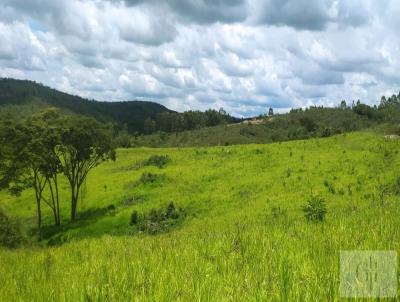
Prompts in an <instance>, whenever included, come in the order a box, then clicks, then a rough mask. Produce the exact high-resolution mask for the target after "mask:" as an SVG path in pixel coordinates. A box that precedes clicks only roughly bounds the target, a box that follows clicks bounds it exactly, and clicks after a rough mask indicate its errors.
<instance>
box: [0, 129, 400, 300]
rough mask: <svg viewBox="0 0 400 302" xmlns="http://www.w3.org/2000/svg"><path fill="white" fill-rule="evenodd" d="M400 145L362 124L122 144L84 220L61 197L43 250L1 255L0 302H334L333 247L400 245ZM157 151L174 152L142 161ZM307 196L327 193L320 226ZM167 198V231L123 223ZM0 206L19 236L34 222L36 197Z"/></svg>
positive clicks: (94, 189)
mask: <svg viewBox="0 0 400 302" xmlns="http://www.w3.org/2000/svg"><path fill="white" fill-rule="evenodd" d="M399 150H400V142H399V141H398V140H385V139H384V138H383V137H382V136H378V135H376V134H372V133H368V132H358V133H352V134H347V135H338V136H334V137H330V138H324V139H310V140H305V141H292V142H286V143H275V144H268V145H244V146H228V147H210V148H180V149H179V148H170V149H150V148H137V149H120V150H118V157H117V161H116V162H107V163H105V164H102V165H101V166H99V167H97V168H96V169H95V170H94V171H93V172H92V173H91V174H90V175H89V179H88V181H87V184H86V188H85V196H84V198H83V199H82V200H81V201H80V202H81V203H80V208H79V212H80V215H81V218H80V220H79V222H77V223H75V224H68V213H69V210H68V196H67V195H66V194H63V205H65V207H64V208H63V221H64V224H63V226H62V228H60V229H55V228H53V227H47V228H46V229H45V230H44V233H45V237H46V238H45V239H44V240H43V241H42V242H41V244H40V245H37V244H32V246H27V247H24V248H20V249H17V250H11V251H9V250H1V249H0V284H1V286H0V300H1V301H54V300H56V301H136V300H138V301H142V300H149V301H176V300H178V301H195V300H197V301H244V300H246V301H247V300H250V301H260V300H268V301H277V300H281V301H287V300H290V301H293V300H295V301H332V300H339V254H340V251H341V250H395V251H397V252H400V229H399V225H400V207H399V196H398V194H399V193H400V185H399V183H398V182H397V180H398V179H399V177H400V173H399V169H398V167H399V164H400V154H399V153H398V151H399ZM152 155H168V156H169V157H170V159H171V160H170V162H169V163H167V165H166V166H165V167H164V168H158V167H155V166H142V165H140V163H141V162H143V161H144V160H146V159H148V158H149V157H150V156H152ZM144 173H152V174H151V175H152V177H153V178H152V182H146V181H143V174H144ZM147 175H148V174H147ZM140 179H142V181H140ZM63 186H64V187H65V192H67V191H66V186H65V185H63ZM313 195H318V196H320V197H322V198H324V199H325V201H326V204H327V209H328V212H327V215H326V219H325V221H324V222H321V223H311V222H307V221H306V219H305V218H304V213H303V211H302V207H303V206H304V205H305V204H306V202H307V200H308V199H309V198H310V197H311V196H313ZM170 202H173V203H174V205H175V206H176V207H177V208H182V209H183V211H184V212H185V215H184V217H182V218H181V219H179V221H178V222H177V223H175V224H174V225H171V226H170V227H169V229H166V230H164V231H163V232H160V233H158V234H155V235H150V234H147V233H146V232H139V231H138V230H137V229H136V228H135V227H133V226H130V225H129V221H130V217H131V214H132V212H133V211H134V210H136V211H138V212H139V213H148V212H149V211H150V210H151V209H152V208H156V209H160V208H165V207H166V206H167V205H168V204H169V203H170ZM0 204H1V206H2V208H4V209H5V210H6V212H7V213H8V214H9V215H10V216H13V217H18V218H19V219H20V221H21V223H22V225H23V227H24V229H25V230H26V231H27V232H29V230H30V229H31V228H33V227H34V226H35V216H34V215H35V212H34V209H35V204H34V201H33V195H32V192H26V193H24V194H23V195H22V196H20V197H18V198H14V197H10V196H8V195H7V194H6V193H5V192H3V193H0ZM51 223H52V221H51V215H50V213H46V221H45V224H46V225H51Z"/></svg>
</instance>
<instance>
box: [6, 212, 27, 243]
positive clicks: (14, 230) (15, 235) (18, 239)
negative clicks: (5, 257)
mask: <svg viewBox="0 0 400 302" xmlns="http://www.w3.org/2000/svg"><path fill="white" fill-rule="evenodd" d="M22 241H23V238H22V235H21V231H20V229H19V226H18V225H17V224H16V223H15V222H13V221H12V220H11V219H10V218H9V217H7V215H6V214H4V213H3V212H2V211H1V210H0V246H3V247H6V248H16V247H18V246H20V245H21V243H22Z"/></svg>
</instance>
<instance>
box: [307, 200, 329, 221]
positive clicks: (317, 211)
mask: <svg viewBox="0 0 400 302" xmlns="http://www.w3.org/2000/svg"><path fill="white" fill-rule="evenodd" d="M303 212H304V216H305V217H306V219H307V220H308V221H313V222H322V221H324V219H325V215H326V213H327V209H326V203H325V200H324V199H323V198H321V197H318V196H311V197H310V198H309V199H308V201H307V204H306V205H305V206H304V207H303Z"/></svg>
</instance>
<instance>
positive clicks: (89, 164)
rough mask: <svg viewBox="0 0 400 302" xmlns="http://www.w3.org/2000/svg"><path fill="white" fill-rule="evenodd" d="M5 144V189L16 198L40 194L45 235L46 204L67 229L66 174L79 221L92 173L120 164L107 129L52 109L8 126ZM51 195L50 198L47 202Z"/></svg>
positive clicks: (0, 130)
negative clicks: (62, 187) (63, 207)
mask: <svg viewBox="0 0 400 302" xmlns="http://www.w3.org/2000/svg"><path fill="white" fill-rule="evenodd" d="M0 142H1V143H2V157H1V158H0V167H1V175H0V176H1V177H0V184H1V186H2V188H6V189H8V190H9V191H10V192H11V193H12V194H14V195H19V194H21V192H22V191H23V190H25V189H28V188H32V189H33V190H34V192H35V202H36V208H37V225H38V229H39V230H40V229H41V225H42V201H43V202H45V203H46V204H47V205H48V206H49V207H50V209H51V210H52V212H53V216H54V224H55V225H56V226H59V225H60V224H61V216H60V190H59V188H60V182H59V179H60V174H63V175H64V176H65V178H66V179H67V180H68V183H69V186H70V196H71V221H74V220H75V219H76V213H77V205H78V197H79V196H80V194H81V191H82V190H81V189H82V185H83V184H84V182H85V181H86V178H87V175H88V173H89V172H90V171H91V170H92V169H93V168H94V167H96V166H97V165H99V164H100V163H101V162H103V161H106V160H108V159H115V150H114V147H113V145H112V138H111V133H110V131H109V129H108V128H107V126H104V125H103V124H100V123H99V122H96V121H95V120H92V119H89V118H83V117H78V116H60V115H59V114H58V112H57V111H55V110H52V109H49V110H46V111H43V112H41V113H39V114H37V115H34V116H33V117H32V118H30V119H28V120H27V121H25V122H22V123H12V122H6V123H4V124H3V125H1V127H0ZM45 193H48V195H49V198H45V196H44V194H45Z"/></svg>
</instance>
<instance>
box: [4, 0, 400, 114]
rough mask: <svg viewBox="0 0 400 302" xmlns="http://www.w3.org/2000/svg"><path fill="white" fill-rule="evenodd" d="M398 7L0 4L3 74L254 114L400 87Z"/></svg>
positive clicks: (325, 2)
mask: <svg viewBox="0 0 400 302" xmlns="http://www.w3.org/2000/svg"><path fill="white" fill-rule="evenodd" d="M399 12H400V4H399V2H398V1H396V0H383V1H380V2H379V3H378V2H375V1H372V0H346V1H345V0H321V1H314V0H313V1H306V2H305V1H302V0H283V1H277V0H268V1H261V0H218V1H211V0H201V1H192V0H190V1H185V2H184V3H183V2H181V1H175V0H167V1H161V0H149V1H143V0H126V1H106V0H59V1H53V0H31V1H24V0H0V41H1V43H0V76H3V77H4V76H10V77H16V78H27V79H32V80H36V81H39V82H43V83H44V84H46V85H49V86H52V87H55V88H58V89H61V90H64V91H67V92H71V93H74V94H79V95H82V96H84V97H89V98H96V99H99V100H108V101H116V100H131V99H136V98H138V99H146V100H152V101H157V102H160V103H162V104H164V105H167V106H170V107H171V108H172V109H174V110H179V111H183V110H188V109H202V110H204V109H207V108H209V107H213V108H216V109H217V108H219V107H220V106H224V107H226V109H227V110H228V111H229V112H231V113H234V114H238V115H252V114H259V113H261V112H265V110H267V108H268V107H269V106H272V107H275V108H278V110H279V108H280V110H285V109H287V108H290V107H293V106H295V107H300V106H306V105H311V104H321V105H322V104H324V105H334V104H337V103H338V102H339V101H340V100H341V99H344V98H345V99H348V100H352V99H353V98H354V99H357V98H361V99H363V101H365V102H368V103H371V104H372V103H376V102H378V101H379V99H380V95H381V94H384V93H386V94H387V93H394V92H395V91H396V90H398V89H399V87H398V84H399V83H400V75H399V73H398V70H399V68H400V37H399V36H398V28H399V26H400V23H399V18H398V13H399Z"/></svg>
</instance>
